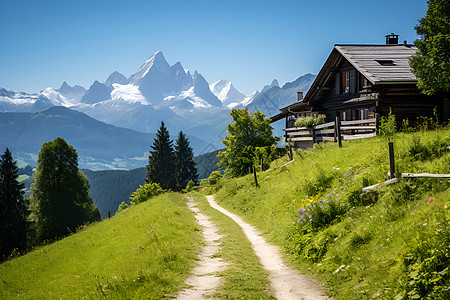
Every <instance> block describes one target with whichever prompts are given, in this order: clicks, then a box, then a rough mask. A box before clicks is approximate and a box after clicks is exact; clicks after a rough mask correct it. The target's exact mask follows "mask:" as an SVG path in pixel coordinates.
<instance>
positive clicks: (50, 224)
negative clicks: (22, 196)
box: [30, 138, 100, 240]
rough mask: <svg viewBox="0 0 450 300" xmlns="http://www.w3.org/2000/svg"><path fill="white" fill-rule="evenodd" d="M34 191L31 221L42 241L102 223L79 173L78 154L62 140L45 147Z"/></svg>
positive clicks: (38, 166)
mask: <svg viewBox="0 0 450 300" xmlns="http://www.w3.org/2000/svg"><path fill="white" fill-rule="evenodd" d="M31 191H32V194H31V197H30V208H31V212H32V214H31V219H32V220H33V221H34V222H35V223H36V229H37V238H38V240H44V239H52V238H55V237H61V236H64V235H67V234H68V233H70V232H73V231H75V230H76V228H77V227H78V226H80V225H82V224H84V223H87V222H93V221H99V220H100V212H99V210H98V208H97V207H96V206H95V205H94V203H93V202H92V199H91V197H90V195H89V182H88V180H87V178H86V176H84V174H83V173H82V172H81V171H79V170H78V154H77V152H76V150H75V148H74V147H73V146H71V145H68V144H67V143H66V141H65V140H64V139H62V138H56V139H55V140H53V141H51V142H47V143H44V145H42V148H41V151H40V152H39V156H38V165H37V168H36V173H35V175H34V180H33V184H32V185H31Z"/></svg>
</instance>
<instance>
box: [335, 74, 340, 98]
mask: <svg viewBox="0 0 450 300" xmlns="http://www.w3.org/2000/svg"><path fill="white" fill-rule="evenodd" d="M335 84H336V87H335V88H336V95H339V94H340V93H341V89H340V87H341V73H337V74H336V80H335Z"/></svg>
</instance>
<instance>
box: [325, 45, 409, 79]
mask: <svg viewBox="0 0 450 300" xmlns="http://www.w3.org/2000/svg"><path fill="white" fill-rule="evenodd" d="M334 49H336V50H337V51H338V52H339V53H340V54H341V55H342V56H343V57H344V58H345V59H346V60H347V61H348V62H349V63H350V64H352V65H353V66H354V67H355V68H356V69H357V70H358V71H359V72H360V73H362V74H363V75H364V76H365V77H366V78H367V79H368V80H369V81H370V82H372V84H383V83H399V82H400V81H407V82H416V81H417V78H416V76H414V74H413V73H412V72H411V67H410V66H409V58H410V57H411V56H413V55H415V54H416V51H417V48H416V47H413V46H409V45H406V46H405V45H335V46H334Z"/></svg>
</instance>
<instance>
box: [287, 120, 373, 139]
mask: <svg viewBox="0 0 450 300" xmlns="http://www.w3.org/2000/svg"><path fill="white" fill-rule="evenodd" d="M378 120H379V116H378V114H375V118H373V119H366V120H355V121H340V120H339V117H336V120H335V121H334V122H328V123H325V124H320V125H317V126H314V127H312V128H307V127H292V128H286V129H284V131H285V134H286V138H287V139H288V141H290V142H305V141H311V142H313V143H317V142H322V141H332V142H339V143H340V142H341V141H342V140H355V139H363V138H368V137H373V136H376V135H377V128H378Z"/></svg>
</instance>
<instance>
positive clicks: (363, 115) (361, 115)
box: [355, 108, 369, 120]
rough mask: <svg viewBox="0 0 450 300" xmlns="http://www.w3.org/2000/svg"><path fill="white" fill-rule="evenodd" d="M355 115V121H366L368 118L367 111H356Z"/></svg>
mask: <svg viewBox="0 0 450 300" xmlns="http://www.w3.org/2000/svg"><path fill="white" fill-rule="evenodd" d="M355 115H356V116H355V117H356V120H367V119H368V118H369V109H368V108H366V109H357V110H356V114H355Z"/></svg>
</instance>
